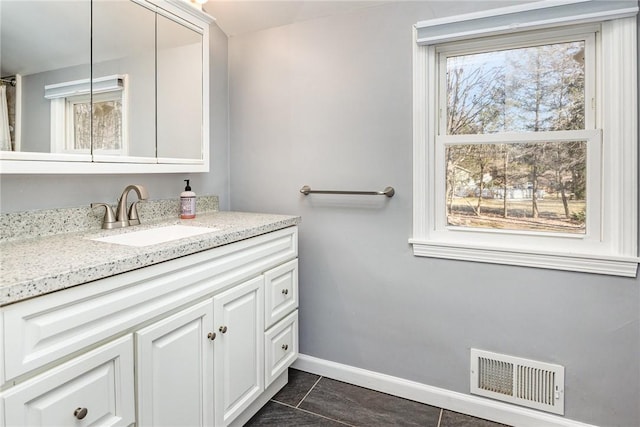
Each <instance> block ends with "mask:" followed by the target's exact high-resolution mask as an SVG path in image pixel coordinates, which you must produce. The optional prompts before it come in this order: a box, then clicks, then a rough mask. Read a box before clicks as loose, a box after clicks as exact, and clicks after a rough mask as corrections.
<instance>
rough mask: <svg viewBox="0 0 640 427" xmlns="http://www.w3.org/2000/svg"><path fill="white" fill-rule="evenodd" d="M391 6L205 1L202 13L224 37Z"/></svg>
mask: <svg viewBox="0 0 640 427" xmlns="http://www.w3.org/2000/svg"><path fill="white" fill-rule="evenodd" d="M384 3H392V1H390V0H209V1H208V2H207V3H206V4H205V5H204V7H203V9H204V11H205V12H207V13H208V14H209V15H211V16H213V17H214V18H216V23H217V24H218V26H219V27H220V29H222V31H224V32H225V34H227V35H228V36H236V35H239V34H244V33H250V32H254V31H259V30H264V29H266V28H273V27H279V26H281V25H287V24H292V23H294V22H299V21H306V20H309V19H314V18H320V17H322V16H329V15H337V14H341V13H347V12H350V11H352V10H355V9H362V8H365V7H371V6H378V5H381V4H384Z"/></svg>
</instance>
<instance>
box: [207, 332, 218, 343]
mask: <svg viewBox="0 0 640 427" xmlns="http://www.w3.org/2000/svg"><path fill="white" fill-rule="evenodd" d="M207 338H209V339H210V340H211V341H213V340H215V339H216V333H215V332H209V335H207Z"/></svg>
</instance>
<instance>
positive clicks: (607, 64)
mask: <svg viewBox="0 0 640 427" xmlns="http://www.w3.org/2000/svg"><path fill="white" fill-rule="evenodd" d="M636 11H637V8H636ZM485 15H486V14H485ZM583 22H584V21H583ZM423 25H424V23H423ZM562 25H563V26H564V25H567V22H562ZM547 26H548V25H547ZM453 30H456V28H453ZM490 30H491V29H488V30H487V31H486V33H487V34H489V33H491V31H490ZM456 36H457V37H458V35H456ZM636 37H637V35H636V18H635V16H634V17H626V18H620V19H614V20H609V21H604V22H602V23H601V42H600V50H601V52H602V54H601V56H600V61H599V64H598V72H599V73H600V75H601V78H600V79H598V81H599V82H600V86H599V87H597V88H596V91H597V93H598V95H599V96H598V97H597V99H598V101H599V104H598V105H597V106H596V122H597V123H598V126H597V127H598V128H602V129H603V134H602V159H601V163H602V169H601V172H602V174H603V177H602V179H600V182H601V186H602V189H601V192H602V199H601V206H600V208H601V226H600V234H601V235H600V236H594V237H595V240H597V242H596V244H591V243H589V244H585V245H582V246H581V247H580V248H578V249H575V247H574V248H572V249H566V248H562V247H558V246H557V242H559V241H561V239H562V238H563V237H560V238H559V237H551V236H540V237H539V238H538V240H539V241H540V242H542V243H539V244H538V245H537V247H534V245H529V244H527V243H526V239H524V241H525V244H524V245H514V244H512V243H509V242H508V239H504V240H505V241H504V242H503V241H500V239H495V238H494V239H493V240H492V241H491V240H489V241H487V240H486V239H474V238H471V239H469V238H466V239H460V238H459V235H458V236H456V234H455V233H456V231H455V230H446V229H443V228H442V227H440V228H438V224H437V219H436V217H437V215H436V212H435V206H436V199H435V198H436V197H437V195H438V194H441V193H442V191H440V192H438V191H436V190H437V189H436V184H435V182H436V175H435V174H436V173H443V172H442V168H440V172H437V167H436V165H437V163H436V159H437V158H438V157H437V156H436V151H435V147H436V144H435V137H436V132H437V126H438V122H437V114H436V113H435V112H437V111H438V104H437V100H438V93H437V91H438V82H437V79H435V78H429V76H435V75H437V68H438V66H439V64H438V58H437V54H436V47H435V46H434V45H433V44H429V43H426V44H423V45H420V44H419V40H418V30H417V29H416V31H414V50H413V53H414V55H413V58H414V78H413V84H414V120H413V122H414V135H413V138H414V185H413V189H414V195H413V200H414V208H413V210H414V212H413V217H414V221H413V222H414V224H413V237H412V238H411V239H410V240H409V242H410V243H411V244H412V245H413V250H414V255H416V256H426V257H433V258H447V259H458V260H466V261H477V262H486V263H494V264H508V265H520V266H529V267H538V268H548V269H557V270H569V271H581V272H589V273H598V274H607V275H615V276H627V277H636V274H637V269H638V263H639V262H640V258H638V195H637V193H638V161H637V158H638V151H637V150H638V148H637V144H638V141H637V134H638V124H637V121H638V103H637V59H636V52H637V50H636V49H637V48H636V44H637V43H636V40H637V38H636ZM599 161H600V160H599ZM474 231H475V232H477V233H480V234H481V233H482V231H480V230H474ZM467 234H469V233H467ZM485 234H489V233H485ZM520 235H522V234H520ZM523 237H528V236H523ZM574 240H575V237H574ZM585 243H587V242H586V241H585Z"/></svg>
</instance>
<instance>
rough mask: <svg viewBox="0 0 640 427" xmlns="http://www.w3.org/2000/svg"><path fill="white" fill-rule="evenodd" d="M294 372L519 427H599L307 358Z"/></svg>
mask: <svg viewBox="0 0 640 427" xmlns="http://www.w3.org/2000/svg"><path fill="white" fill-rule="evenodd" d="M292 368H296V369H299V370H301V371H306V372H310V373H312V374H316V375H321V376H323V377H328V378H332V379H335V380H338V381H343V382H346V383H350V384H354V385H357V386H360V387H366V388H369V389H372V390H377V391H380V392H383V393H387V394H392V395H394V396H399V397H403V398H405V399H410V400H414V401H416V402H420V403H425V404H427V405H432V406H437V407H439V408H444V409H448V410H451V411H455V412H461V413H464V414H468V415H472V416H474V417H478V418H484V419H487V420H491V421H495V422H498V423H503V424H508V425H512V426H517V427H543V426H545V427H546V426H549V427H595V426H593V425H591V424H585V423H581V422H579V421H574V420H570V419H568V418H564V417H560V416H557V415H551V414H546V413H544V412H539V411H535V410H532V409H527V408H522V407H519V406H515V405H510V404H506V403H502V402H497V401H495V400H491V399H486V398H483V397H477V396H472V395H468V394H464V393H458V392H455V391H450V390H445V389H442V388H438V387H433V386H429V385H426V384H421V383H418V382H414V381H409V380H405V379H402V378H398V377H392V376H391V375H385V374H380V373H378V372H373V371H368V370H366V369H360V368H355V367H353V366H348V365H343V364H341V363H336V362H331V361H329V360H324V359H318V358H316V357H312V356H307V355H305V354H300V355H299V356H298V360H296V361H295V362H294V364H293V365H292Z"/></svg>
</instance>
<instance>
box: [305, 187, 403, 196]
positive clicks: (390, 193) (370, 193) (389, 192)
mask: <svg viewBox="0 0 640 427" xmlns="http://www.w3.org/2000/svg"><path fill="white" fill-rule="evenodd" d="M300 192H301V193H302V194H304V195H305V196H306V195H308V194H313V193H315V194H358V195H364V196H387V197H393V195H394V194H396V191H395V190H394V189H393V187H387V188H385V189H384V190H383V191H339V190H312V189H311V187H309V186H308V185H305V186H304V187H302V188H301V189H300Z"/></svg>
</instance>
